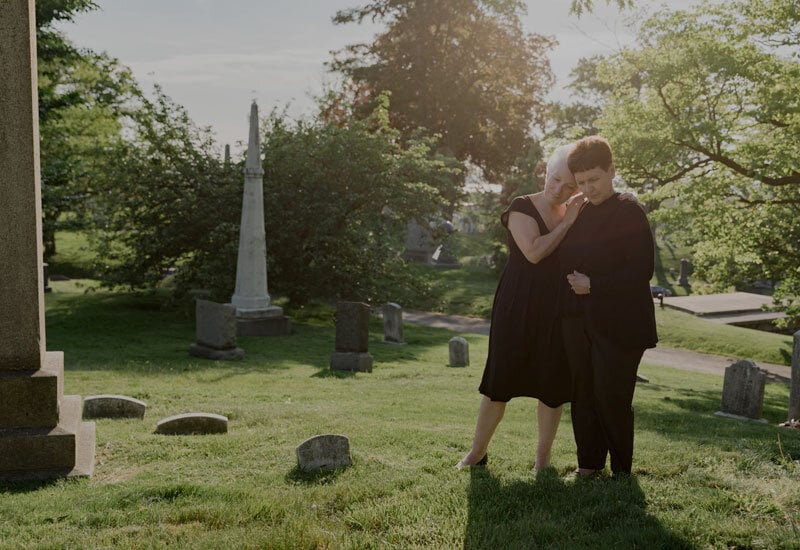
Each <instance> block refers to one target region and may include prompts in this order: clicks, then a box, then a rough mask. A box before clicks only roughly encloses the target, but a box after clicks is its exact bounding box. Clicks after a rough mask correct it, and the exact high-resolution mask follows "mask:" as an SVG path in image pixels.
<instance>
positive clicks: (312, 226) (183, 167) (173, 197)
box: [97, 94, 463, 304]
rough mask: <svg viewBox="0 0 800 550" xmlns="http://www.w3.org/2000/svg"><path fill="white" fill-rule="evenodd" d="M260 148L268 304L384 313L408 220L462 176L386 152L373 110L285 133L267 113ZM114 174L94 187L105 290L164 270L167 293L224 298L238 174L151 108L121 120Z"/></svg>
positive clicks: (413, 154)
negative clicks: (170, 276) (372, 307)
mask: <svg viewBox="0 0 800 550" xmlns="http://www.w3.org/2000/svg"><path fill="white" fill-rule="evenodd" d="M268 122H269V123H268V129H267V131H266V136H265V139H264V145H263V150H264V155H265V159H264V168H265V179H264V201H265V206H264V208H265V220H266V234H267V241H268V244H267V248H268V254H269V258H268V261H269V284H270V290H271V292H274V293H276V294H277V295H280V296H286V297H288V298H289V299H290V300H291V301H292V302H295V303H301V304H302V303H304V302H306V301H308V300H310V299H314V298H324V299H330V298H343V299H356V300H373V299H377V298H382V299H388V298H393V299H396V296H397V294H396V293H395V292H396V288H397V285H399V284H400V282H403V283H404V284H413V281H410V280H409V279H408V277H407V276H406V270H405V263H404V261H403V259H402V252H403V237H404V234H405V228H406V224H407V223H408V221H409V220H411V219H420V220H423V219H427V218H429V217H430V216H432V215H435V214H436V213H441V212H443V211H444V209H445V208H446V207H447V206H448V200H447V198H446V197H448V196H451V195H453V193H455V192H456V190H457V189H458V188H460V184H461V173H462V170H463V169H462V167H461V165H460V163H457V162H456V161H454V159H452V157H443V156H441V155H439V154H437V153H435V143H434V142H433V141H431V139H430V138H423V139H410V140H408V141H403V142H401V140H400V139H399V135H398V133H397V131H396V130H393V129H391V128H390V127H389V125H388V115H387V110H386V106H385V103H382V104H381V106H380V107H379V108H378V109H377V110H376V112H375V113H374V115H373V116H371V117H370V118H368V119H365V120H359V121H353V122H352V123H351V124H344V125H340V124H333V123H329V122H323V121H320V120H313V121H299V122H291V121H289V120H287V119H286V118H285V117H283V116H279V115H277V114H275V113H273V115H272V116H271V117H270V118H269V121H268ZM129 132H132V135H131V136H130V139H127V140H125V141H121V142H119V143H118V144H117V145H116V149H115V151H114V158H115V159H116V163H117V169H116V170H115V172H114V173H113V175H111V174H109V175H108V177H107V179H106V180H105V181H102V182H97V184H98V186H100V187H101V188H102V189H103V197H104V199H103V206H104V207H103V209H102V210H100V211H101V212H103V216H100V217H98V222H99V226H98V229H99V231H98V234H99V235H101V238H102V240H101V250H102V252H103V256H104V258H105V259H106V262H107V265H108V268H107V271H106V276H105V280H106V282H107V283H108V284H112V285H113V284H120V285H126V286H129V287H132V288H152V287H156V286H158V285H159V284H161V281H162V279H163V277H164V274H165V273H167V272H168V271H169V270H170V268H173V267H176V268H178V269H177V274H176V276H175V283H176V287H175V289H176V292H177V293H178V294H179V295H180V294H183V293H184V292H186V291H187V290H190V289H192V288H204V289H208V290H211V291H212V297H213V298H214V299H217V300H228V299H230V296H231V294H232V293H233V290H234V289H233V285H234V282H235V278H236V277H235V276H236V273H235V270H236V254H237V248H238V247H237V243H238V231H239V219H240V216H241V201H242V183H243V165H242V163H241V162H238V163H229V164H226V163H224V162H222V160H221V159H219V158H218V156H217V155H216V153H215V151H214V144H213V141H212V139H211V137H210V135H209V134H208V133H207V132H206V131H204V130H201V129H198V128H196V127H195V126H194V125H193V124H192V122H191V120H190V119H189V117H188V116H187V115H186V112H185V110H183V109H182V108H181V107H180V106H178V105H175V104H174V103H172V102H171V101H169V99H168V98H166V97H165V96H164V95H163V94H158V95H157V97H156V99H155V100H153V101H149V102H148V101H146V102H145V103H144V104H143V106H142V108H140V109H137V110H135V111H134V116H133V117H132V123H131V125H130V126H129Z"/></svg>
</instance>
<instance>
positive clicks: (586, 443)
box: [561, 317, 644, 474]
mask: <svg viewBox="0 0 800 550" xmlns="http://www.w3.org/2000/svg"><path fill="white" fill-rule="evenodd" d="M561 325H562V328H563V336H564V344H565V345H566V349H567V359H568V361H569V369H570V374H571V375H572V405H571V409H570V410H571V412H572V430H573V432H574V434H575V443H576V445H577V446H578V466H579V467H580V468H591V469H594V470H602V469H603V468H605V465H606V456H607V455H608V454H609V453H610V454H611V471H612V472H613V473H625V474H630V473H631V464H632V462H633V408H632V407H631V403H632V402H633V390H634V389H635V387H636V371H637V370H638V369H639V361H640V360H641V359H642V354H643V353H644V349H636V350H625V349H621V348H620V347H619V346H617V345H615V344H612V343H611V342H609V340H608V339H607V338H605V337H603V336H600V335H598V334H597V333H596V332H595V331H594V330H592V328H591V326H589V323H587V322H586V320H585V319H584V318H583V317H564V318H562V320H561Z"/></svg>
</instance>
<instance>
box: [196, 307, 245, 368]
mask: <svg viewBox="0 0 800 550" xmlns="http://www.w3.org/2000/svg"><path fill="white" fill-rule="evenodd" d="M195 329H196V333H197V336H196V337H197V341H196V342H195V343H194V344H192V345H191V346H189V355H193V356H195V357H203V358H205V359H218V360H232V359H241V358H242V357H244V350H243V349H241V348H238V347H236V308H235V307H233V306H232V305H231V304H218V303H216V302H210V301H208V300H199V299H198V300H195Z"/></svg>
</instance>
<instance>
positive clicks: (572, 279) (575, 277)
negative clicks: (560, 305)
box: [567, 271, 591, 295]
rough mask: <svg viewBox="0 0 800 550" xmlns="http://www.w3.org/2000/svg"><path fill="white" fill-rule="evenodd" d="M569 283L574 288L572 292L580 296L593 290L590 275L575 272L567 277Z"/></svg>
mask: <svg viewBox="0 0 800 550" xmlns="http://www.w3.org/2000/svg"><path fill="white" fill-rule="evenodd" d="M567 282H568V283H569V286H571V287H572V292H574V293H575V294H578V295H583V294H589V289H590V288H591V281H590V280H589V277H588V275H585V274H583V273H579V272H577V271H573V272H572V273H570V274H569V275H567Z"/></svg>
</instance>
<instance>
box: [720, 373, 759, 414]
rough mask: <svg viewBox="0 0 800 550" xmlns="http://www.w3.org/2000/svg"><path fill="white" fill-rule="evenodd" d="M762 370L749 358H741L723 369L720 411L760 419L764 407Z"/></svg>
mask: <svg viewBox="0 0 800 550" xmlns="http://www.w3.org/2000/svg"><path fill="white" fill-rule="evenodd" d="M766 380H767V377H766V375H765V374H764V371H762V370H761V369H760V368H758V367H757V366H756V364H755V363H753V362H752V361H750V360H749V359H741V360H739V361H736V362H735V363H733V364H732V365H731V366H729V367H728V368H726V369H725V379H724V382H723V384H722V412H723V413H727V414H734V415H737V416H743V417H745V418H753V419H756V420H758V419H760V418H761V413H762V412H763V409H764V384H765V382H766Z"/></svg>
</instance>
